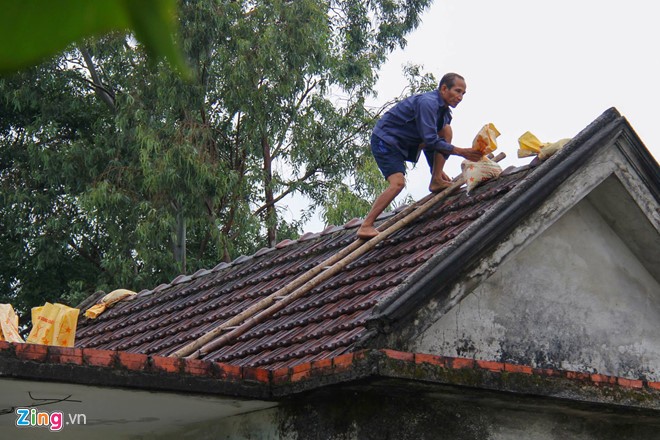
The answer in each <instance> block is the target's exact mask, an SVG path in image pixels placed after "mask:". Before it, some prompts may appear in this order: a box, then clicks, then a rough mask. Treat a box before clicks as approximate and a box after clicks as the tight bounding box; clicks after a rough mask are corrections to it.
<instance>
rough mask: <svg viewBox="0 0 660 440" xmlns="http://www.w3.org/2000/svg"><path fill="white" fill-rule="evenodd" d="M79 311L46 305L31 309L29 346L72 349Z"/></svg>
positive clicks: (60, 305) (57, 305)
mask: <svg viewBox="0 0 660 440" xmlns="http://www.w3.org/2000/svg"><path fill="white" fill-rule="evenodd" d="M78 313H80V310H78V309H74V308H72V307H68V306H65V305H64V304H57V303H55V304H51V303H46V304H45V305H43V306H41V307H33V308H32V330H31V331H30V334H29V335H28V338H27V342H28V343H31V344H43V345H57V346H60V347H73V344H74V342H75V338H76V327H77V324H78Z"/></svg>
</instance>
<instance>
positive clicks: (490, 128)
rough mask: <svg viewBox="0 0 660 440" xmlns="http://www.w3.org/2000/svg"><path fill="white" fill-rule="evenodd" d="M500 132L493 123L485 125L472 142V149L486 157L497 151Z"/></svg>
mask: <svg viewBox="0 0 660 440" xmlns="http://www.w3.org/2000/svg"><path fill="white" fill-rule="evenodd" d="M499 135H500V132H499V131H498V130H497V128H495V125H493V123H492V122H490V123H488V124H486V125H484V126H483V127H481V130H479V133H477V136H475V138H474V140H473V141H472V148H474V149H477V150H479V151H481V152H482V153H483V154H484V155H487V154H490V153H492V152H493V151H495V150H497V137H498V136H499Z"/></svg>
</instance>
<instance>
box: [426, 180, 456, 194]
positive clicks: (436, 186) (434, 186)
mask: <svg viewBox="0 0 660 440" xmlns="http://www.w3.org/2000/svg"><path fill="white" fill-rule="evenodd" d="M450 186H451V182H448V181H446V180H441V181H431V184H430V185H429V191H431V192H432V193H439V192H441V191H442V190H444V189H447V188H449V187H450Z"/></svg>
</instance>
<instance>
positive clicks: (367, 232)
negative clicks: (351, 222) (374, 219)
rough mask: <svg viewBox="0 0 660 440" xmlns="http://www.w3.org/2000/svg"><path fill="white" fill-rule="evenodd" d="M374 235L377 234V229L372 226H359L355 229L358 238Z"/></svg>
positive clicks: (372, 236) (365, 238)
mask: <svg viewBox="0 0 660 440" xmlns="http://www.w3.org/2000/svg"><path fill="white" fill-rule="evenodd" d="M376 235H378V230H377V229H376V228H374V227H373V226H360V228H359V229H358V231H357V236H358V238H361V239H363V240H369V239H370V238H374V237H375V236H376Z"/></svg>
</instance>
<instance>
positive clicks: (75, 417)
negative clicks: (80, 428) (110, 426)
mask: <svg viewBox="0 0 660 440" xmlns="http://www.w3.org/2000/svg"><path fill="white" fill-rule="evenodd" d="M67 415H68V416H69V420H68V421H66V422H65V421H64V415H63V414H62V413H61V412H57V411H53V412H51V413H48V412H44V411H39V410H37V409H36V408H16V416H17V418H16V426H18V427H19V428H22V427H29V428H33V427H44V428H48V429H50V430H51V431H61V430H62V427H63V425H64V424H67V425H69V424H72V425H73V424H75V425H81V424H82V425H86V424H87V416H85V414H67Z"/></svg>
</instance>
